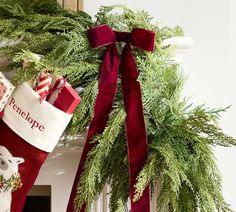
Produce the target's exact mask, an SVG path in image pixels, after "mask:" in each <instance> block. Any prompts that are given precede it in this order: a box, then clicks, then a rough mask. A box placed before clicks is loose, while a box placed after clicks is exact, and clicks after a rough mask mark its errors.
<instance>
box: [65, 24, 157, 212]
mask: <svg viewBox="0 0 236 212" xmlns="http://www.w3.org/2000/svg"><path fill="white" fill-rule="evenodd" d="M88 37H89V41H90V43H91V46H92V47H93V48H100V47H103V46H107V48H106V51H105V54H104V58H103V63H102V66H101V71H100V79H99V85H98V95H97V98H96V101H95V107H94V117H93V118H92V121H91V123H90V126H89V130H88V134H87V138H86V142H85V146H84V150H83V153H82V156H81V160H80V164H79V167H78V170H77V174H76V178H75V181H74V185H73V188H72V193H71V196H70V201H69V204H68V207H67V212H72V211H73V203H74V199H75V196H76V189H77V184H78V182H79V180H80V176H81V174H82V171H83V168H84V164H85V161H86V158H87V154H88V152H89V151H90V150H91V149H92V148H93V147H94V146H95V145H96V143H91V142H90V141H91V139H92V137H93V136H94V135H95V134H100V133H102V132H103V131H104V129H105V127H106V124H107V121H108V118H109V114H110V112H111V110H112V105H113V102H114V99H115V95H116V87H117V80H118V74H119V73H120V76H121V84H122V93H123V98H124V106H125V111H126V114H127V115H126V120H125V125H126V138H127V146H128V163H129V178H130V199H131V211H132V212H149V211H150V192H149V186H147V188H146V189H145V190H144V192H143V195H142V197H141V198H140V199H139V200H138V201H133V199H134V193H135V187H134V185H135V183H136V179H137V176H138V174H139V172H140V171H141V170H142V168H143V166H144V164H145V162H146V159H147V136H146V128H145V122H144V114H143V106H142V96H141V87H140V83H139V82H138V81H137V78H138V70H137V65H136V62H135V58H134V56H133V53H132V48H131V45H133V46H135V47H137V48H141V49H143V50H146V51H153V50H154V41H155V33H154V32H153V31H149V30H145V29H140V28H136V29H133V30H132V32H131V33H127V32H117V31H113V30H112V29H111V28H110V27H109V26H107V25H102V26H98V27H95V28H92V29H89V30H88ZM121 41H122V42H125V43H126V44H125V47H124V48H123V50H122V55H121V59H119V55H118V53H117V49H116V42H121ZM84 209H85V205H84V206H83V208H82V209H81V211H84Z"/></svg>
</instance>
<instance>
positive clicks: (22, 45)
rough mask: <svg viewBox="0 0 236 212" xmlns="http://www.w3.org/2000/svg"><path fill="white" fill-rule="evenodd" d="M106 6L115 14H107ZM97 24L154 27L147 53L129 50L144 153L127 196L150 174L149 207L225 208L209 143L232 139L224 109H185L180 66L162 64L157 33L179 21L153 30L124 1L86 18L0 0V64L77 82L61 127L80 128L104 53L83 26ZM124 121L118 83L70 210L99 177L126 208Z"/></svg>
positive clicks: (120, 210)
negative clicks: (74, 105) (1, 58)
mask: <svg viewBox="0 0 236 212" xmlns="http://www.w3.org/2000/svg"><path fill="white" fill-rule="evenodd" d="M114 8H115V9H119V11H121V12H119V13H114V12H113V10H114ZM101 24H109V25H110V26H112V27H113V29H115V30H119V31H131V30H132V29H133V28H135V27H141V28H147V29H151V30H154V31H155V32H156V42H155V45H156V50H155V51H154V52H153V53H147V52H143V51H141V50H138V49H134V52H135V56H136V60H137V65H138V68H139V72H140V76H139V80H140V82H141V84H142V97H143V106H144V115H145V122H146V126H147V135H148V143H149V157H148V160H147V162H146V165H145V166H144V168H143V170H142V171H141V172H140V174H139V177H138V179H137V184H136V195H135V199H139V198H140V196H141V195H142V192H143V190H144V189H145V187H146V186H147V185H148V184H150V185H151V186H152V187H153V189H154V188H155V184H156V182H157V180H158V181H159V182H160V186H161V192H160V195H159V196H158V198H157V200H156V201H157V209H156V210H157V211H160V212H162V211H163V212H164V211H165V210H166V208H168V209H169V211H173V212H174V211H175V212H195V211H202V212H208V211H209V212H213V211H219V212H223V211H224V212H225V211H230V207H229V205H228V204H227V203H226V202H225V200H224V198H223V196H222V192H221V177H220V173H219V171H218V168H217V166H216V163H215V159H214V155H213V150H212V147H213V146H219V145H220V146H224V147H229V146H232V145H236V141H235V139H234V138H232V137H230V136H228V135H226V134H224V133H223V132H222V130H221V129H220V128H219V127H218V126H217V121H218V119H219V117H220V113H221V112H224V111H225V110H226V109H227V108H223V109H208V108H207V107H205V106H204V105H201V106H197V107H193V106H192V105H191V104H190V103H189V102H188V101H186V100H185V99H181V97H180V94H181V91H182V87H183V84H184V77H183V74H182V70H181V67H179V66H177V65H173V64H170V63H169V58H170V55H171V52H172V50H173V49H172V48H170V47H167V48H162V46H161V42H162V40H163V39H166V38H169V37H172V36H180V35H183V32H182V30H181V28H180V27H178V26H177V27H175V28H168V27H164V28H160V27H159V26H158V25H157V24H153V23H152V19H151V17H150V16H149V15H148V14H147V13H146V12H144V11H132V10H130V9H128V8H126V7H124V6H116V7H101V9H100V11H99V12H98V13H97V15H96V21H95V22H93V21H92V19H91V18H90V16H89V15H87V14H86V13H83V12H71V11H66V10H63V9H61V8H60V6H59V5H58V4H57V3H56V0H50V1H49V0H33V1H32V0H31V1H30V0H14V1H13V0H3V1H1V3H0V39H1V43H0V46H1V47H2V48H1V54H3V55H5V56H7V57H8V59H9V64H8V65H6V66H3V67H1V68H0V70H1V71H9V70H13V69H14V70H15V71H16V75H15V76H14V79H13V81H14V83H15V84H19V83H21V82H22V81H25V80H29V79H32V78H33V79H34V78H35V77H37V75H38V73H39V71H40V70H42V69H50V70H53V72H54V73H55V74H58V75H62V76H64V77H65V78H66V79H67V80H68V82H69V83H71V84H72V86H73V87H75V88H76V87H83V92H82V93H81V97H82V100H83V101H82V103H81V104H80V105H79V107H78V109H77V111H76V112H75V114H74V116H73V118H72V121H71V123H70V124H69V126H68V128H67V131H66V133H67V134H68V135H74V134H76V133H78V132H84V131H85V130H86V128H87V126H88V125H89V122H90V120H91V117H92V114H93V106H94V101H95V98H96V95H97V86H98V75H99V68H100V65H101V59H102V55H103V51H104V49H96V50H94V49H91V48H90V45H89V43H88V39H87V34H86V30H87V29H88V28H89V27H91V26H96V25H101ZM39 55H40V57H41V59H40V60H39ZM124 122H125V111H124V108H123V100H122V95H121V89H120V82H119V83H118V92H117V96H116V99H115V103H114V106H113V111H112V113H111V114H110V118H109V122H108V124H107V127H106V129H105V131H104V132H103V133H102V134H101V135H97V136H96V137H95V138H94V140H93V142H95V143H96V145H95V147H94V148H93V149H92V151H90V153H89V155H88V157H87V161H86V165H85V167H84V171H83V173H82V177H81V180H80V183H79V185H78V190H77V197H76V199H75V211H79V209H80V208H81V206H82V205H83V204H84V203H87V209H89V208H90V207H91V205H92V203H93V201H94V199H96V198H97V197H98V196H99V194H100V192H101V190H102V189H103V187H104V185H105V184H106V183H108V184H109V185H110V187H111V198H110V209H111V211H112V212H124V211H126V210H127V206H126V205H127V201H128V197H129V180H128V179H129V176H128V159H127V146H126V138H125V128H124V125H125V124H124ZM153 189H152V190H153Z"/></svg>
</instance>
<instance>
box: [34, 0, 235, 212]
mask: <svg viewBox="0 0 236 212" xmlns="http://www.w3.org/2000/svg"><path fill="white" fill-rule="evenodd" d="M118 3H122V4H127V5H128V6H130V7H131V8H133V9H134V8H138V9H144V10H147V11H149V12H150V14H151V15H152V16H154V17H155V19H156V20H158V21H159V22H161V23H162V24H165V25H169V26H175V25H180V26H182V28H183V29H184V31H185V34H186V35H188V36H190V37H191V38H193V40H194V41H195V45H194V47H193V48H192V49H190V50H189V51H188V52H187V53H186V54H185V57H184V61H183V68H184V71H185V74H186V75H187V76H188V80H187V82H186V86H185V90H184V95H187V96H192V98H191V101H193V102H194V103H196V104H202V103H207V105H208V106H209V107H222V106H223V107H224V106H228V105H232V107H231V108H230V109H229V111H228V112H227V113H224V114H222V118H221V121H220V126H221V127H222V128H223V129H224V131H225V132H227V133H228V134H230V135H232V136H235V137H236V130H235V123H234V118H236V92H235V91H236V84H235V83H234V81H236V60H235V58H236V3H235V0H224V1H222V0H198V1H193V0H192V1H190V0H178V1H176V0H149V1H147V0H146V1H141V0H126V1H125V0H96V1H94V0H85V11H86V12H88V13H90V14H91V15H94V14H95V13H96V12H97V11H98V8H99V6H100V5H110V4H118ZM80 152H81V148H79V147H78V144H72V145H71V146H70V147H59V148H57V149H56V150H55V151H54V152H53V153H52V154H51V155H50V157H49V158H48V160H47V162H46V163H45V164H44V166H43V168H42V170H41V172H40V175H39V177H38V179H37V181H36V184H52V195H53V202H52V204H53V205H52V209H53V210H52V212H65V208H66V203H67V201H68V198H69V192H70V189H71V186H72V182H73V178H74V174H75V171H76V166H77V164H78V161H79V157H80V156H79V155H80ZM215 155H216V158H217V160H218V165H219V167H220V170H221V173H222V176H223V192H224V196H225V198H226V200H227V201H228V202H229V203H230V204H231V205H232V208H233V209H234V210H235V211H236V201H235V197H236V189H235V188H236V169H235V167H234V165H235V164H234V163H235V162H236V148H228V149H225V148H216V151H215Z"/></svg>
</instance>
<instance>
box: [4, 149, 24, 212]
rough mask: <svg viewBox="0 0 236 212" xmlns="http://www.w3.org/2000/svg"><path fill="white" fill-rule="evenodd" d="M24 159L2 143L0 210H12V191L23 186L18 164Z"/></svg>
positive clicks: (8, 211)
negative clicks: (13, 153)
mask: <svg viewBox="0 0 236 212" xmlns="http://www.w3.org/2000/svg"><path fill="white" fill-rule="evenodd" d="M24 161H25V160H24V159H23V158H19V157H13V156H12V154H11V153H10V152H9V151H8V149H7V148H6V147H4V146H1V145H0V202H1V204H0V212H10V211H11V201H12V192H13V191H15V190H17V189H18V188H20V187H21V186H22V183H21V179H20V174H19V173H18V165H19V164H21V163H24Z"/></svg>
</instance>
